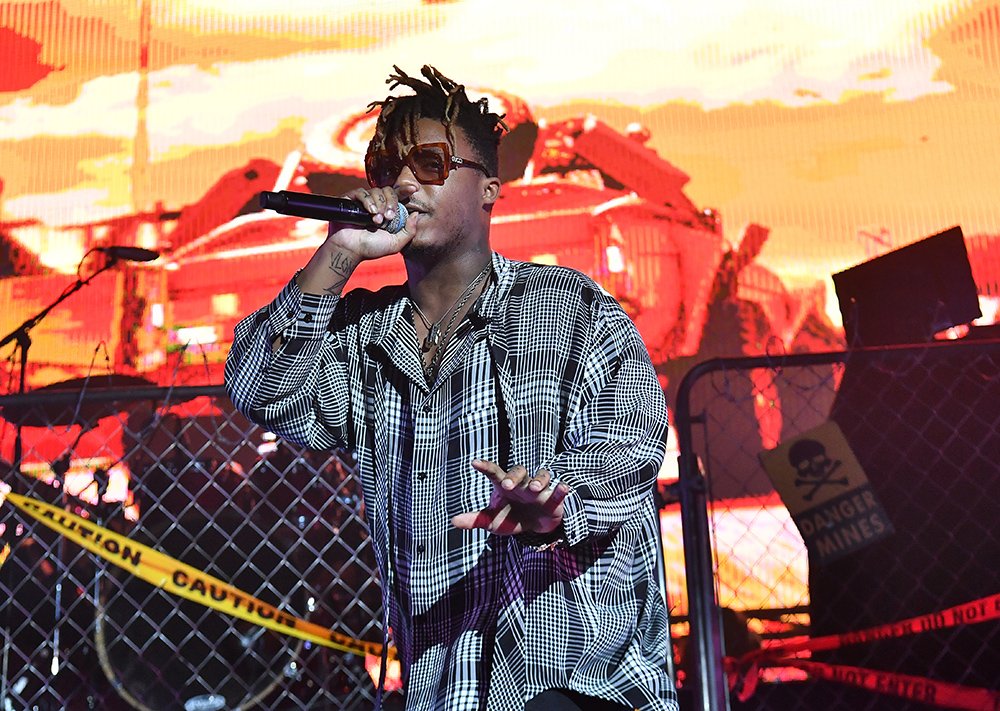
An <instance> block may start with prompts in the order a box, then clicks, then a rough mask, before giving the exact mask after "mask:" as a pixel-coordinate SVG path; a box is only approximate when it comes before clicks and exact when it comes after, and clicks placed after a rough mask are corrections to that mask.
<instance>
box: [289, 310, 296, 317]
mask: <svg viewBox="0 0 1000 711" xmlns="http://www.w3.org/2000/svg"><path fill="white" fill-rule="evenodd" d="M288 318H295V312H294V311H293V310H292V309H288Z"/></svg>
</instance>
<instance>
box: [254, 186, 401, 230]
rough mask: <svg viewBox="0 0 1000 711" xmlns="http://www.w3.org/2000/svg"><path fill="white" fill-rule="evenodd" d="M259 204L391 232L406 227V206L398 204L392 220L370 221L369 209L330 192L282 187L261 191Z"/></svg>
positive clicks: (278, 209) (283, 211)
mask: <svg viewBox="0 0 1000 711" xmlns="http://www.w3.org/2000/svg"><path fill="white" fill-rule="evenodd" d="M260 206H261V207H262V208H263V209H265V210H274V211H275V212H280V213H281V214H282V215H294V216H296V217H309V218H311V219H313V220H325V221H326V222H342V223H344V224H347V225H357V226H358V227H377V228H378V229H380V230H385V231H386V232H388V233H389V234H391V235H394V234H396V233H397V232H399V231H400V230H402V229H403V228H404V227H406V218H407V213H406V208H405V207H404V206H403V205H399V207H398V208H397V212H396V217H395V219H393V220H392V221H391V222H383V223H382V224H381V225H376V224H375V223H374V222H372V216H371V213H369V212H368V210H366V209H365V208H364V207H362V206H361V205H360V204H359V203H357V202H355V201H354V200H348V199H347V198H338V197H330V196H329V195H313V194H311V193H293V192H291V191H290V190H282V191H280V192H277V193H269V192H266V191H265V192H262V193H261V194H260Z"/></svg>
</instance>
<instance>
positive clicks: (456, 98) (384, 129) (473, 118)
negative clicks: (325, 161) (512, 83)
mask: <svg viewBox="0 0 1000 711" xmlns="http://www.w3.org/2000/svg"><path fill="white" fill-rule="evenodd" d="M392 68H393V69H394V70H395V72H396V73H395V74H390V75H389V78H388V79H386V80H385V83H386V84H389V85H390V86H389V89H390V91H391V90H393V89H395V88H396V87H398V86H407V87H409V88H410V89H412V90H413V91H414V92H415V93H413V94H408V95H405V96H387V97H386V98H385V99H383V100H382V101H373V102H372V103H370V104H368V110H369V111H372V110H373V109H375V108H376V107H380V108H381V109H382V111H381V114H380V115H379V117H378V122H377V123H376V124H375V136H374V137H373V138H372V140H371V143H369V144H368V153H369V155H371V154H372V153H383V152H385V151H389V150H392V149H394V150H397V151H398V150H400V148H401V146H402V145H403V144H413V143H416V135H417V120H418V119H421V118H430V119H435V120H437V121H440V122H441V123H442V124H443V125H444V128H445V135H446V136H447V138H448V145H449V146H451V148H452V149H453V150H454V148H455V126H458V127H459V128H460V129H462V131H463V132H464V133H465V136H466V138H468V139H469V142H470V143H471V144H472V147H473V149H474V150H475V152H476V154H477V155H476V157H477V158H478V159H479V160H480V161H481V162H482V163H483V165H484V166H485V167H486V169H487V170H488V171H489V172H490V175H496V174H497V169H498V160H497V149H498V147H499V145H500V137H501V136H503V133H504V131H509V130H510V129H508V128H507V124H505V123H504V122H503V115H499V116H498V115H497V114H495V113H491V112H490V110H489V105H488V102H487V100H486V97H483V98H481V99H479V101H475V102H473V101H470V100H469V97H468V96H467V95H466V93H465V87H464V86H462V85H461V84H456V83H455V82H454V81H452V80H451V79H449V78H448V77H446V76H445V75H444V74H442V73H441V72H439V71H438V70H437V69H435V68H434V67H432V66H430V65H427V64H425V65H424V66H423V67H421V68H420V73H421V74H423V75H424V77H425V78H426V79H427V81H422V80H420V79H418V78H416V77H411V76H408V75H407V74H406V72H404V71H403V70H402V69H400V68H399V67H397V66H396V65H393V67H392Z"/></svg>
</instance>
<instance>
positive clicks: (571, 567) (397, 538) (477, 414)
mask: <svg viewBox="0 0 1000 711" xmlns="http://www.w3.org/2000/svg"><path fill="white" fill-rule="evenodd" d="M493 268H494V274H495V283H492V284H491V285H490V286H489V288H487V289H486V291H485V293H484V294H483V296H482V297H481V298H480V299H479V301H478V302H477V303H476V304H475V306H474V307H473V309H472V310H471V311H470V315H469V316H468V317H467V318H466V319H465V320H464V321H463V323H462V325H461V328H460V329H459V331H458V334H457V336H456V338H455V339H454V340H453V342H452V344H451V346H450V347H449V349H448V352H447V353H446V354H445V356H444V358H443V361H442V363H441V367H440V370H439V373H438V375H437V378H436V381H435V382H434V383H431V384H429V383H428V382H427V381H426V379H425V377H424V375H423V372H422V370H421V358H420V354H419V352H418V349H417V339H416V333H415V330H414V327H413V323H412V317H411V315H410V308H411V307H410V301H409V298H408V292H407V289H406V287H405V286H395V287H386V288H384V289H381V290H380V291H378V292H377V293H372V292H370V291H366V290H360V289H359V290H355V291H353V292H350V293H349V294H346V295H344V296H343V297H333V296H327V295H324V296H314V295H308V294H302V293H301V291H300V290H299V289H298V287H297V285H296V283H295V281H294V280H292V282H290V283H289V284H288V285H287V286H286V287H285V288H284V289H283V290H282V291H281V293H280V294H279V295H278V297H277V298H276V299H275V300H274V301H273V302H272V303H271V304H270V305H269V306H267V307H265V308H263V309H261V310H260V311H258V312H256V313H255V314H252V315H251V316H249V317H248V318H246V319H245V320H244V321H243V322H242V323H240V324H239V325H238V326H237V328H236V334H235V340H234V344H233V348H232V351H231V352H230V355H229V359H228V361H227V364H226V384H227V387H228V389H229V393H230V396H231V397H232V400H233V402H234V403H235V404H236V406H237V408H238V409H239V410H240V411H241V412H243V413H244V414H246V415H247V417H249V418H250V419H251V420H253V421H255V422H257V423H259V424H261V425H263V426H265V427H267V428H268V429H270V430H272V431H274V432H276V433H278V434H280V435H282V436H284V437H287V438H289V439H291V440H294V441H296V442H299V443H302V444H305V445H308V446H310V447H313V448H317V449H322V448H337V447H344V448H347V449H349V450H351V451H352V452H353V453H354V455H355V457H356V459H357V462H358V468H359V472H360V476H361V479H362V485H363V489H364V495H365V501H366V507H365V510H366V515H367V517H368V525H369V528H370V530H371V532H372V541H373V544H374V550H375V556H376V560H377V563H378V565H379V570H380V573H381V575H382V580H383V590H384V593H385V597H386V607H387V609H388V610H389V611H390V623H391V625H392V629H393V638H394V641H395V644H396V646H397V649H398V652H399V655H400V659H401V662H402V666H403V669H404V678H405V680H406V695H407V708H408V709H432V710H434V711H438V710H441V711H453V710H454V711H457V710H459V709H477V710H478V709H483V708H486V709H490V710H497V711H507V710H510V711H514V710H517V711H520V710H521V709H523V707H524V703H525V701H527V700H528V699H530V698H532V697H533V696H535V695H536V694H538V693H540V692H541V691H543V690H544V689H547V688H553V687H556V688H565V689H572V690H574V691H577V692H580V693H582V694H586V695H590V696H596V697H602V698H606V699H609V700H611V701H615V702H618V703H620V704H625V705H629V706H632V707H635V708H638V709H642V710H644V711H645V710H647V709H648V710H653V709H657V710H663V709H676V696H675V693H674V690H673V687H672V684H671V682H670V679H669V677H668V676H667V674H666V672H665V664H666V654H667V651H668V650H667V634H666V632H667V615H666V609H665V606H664V603H663V599H662V596H661V591H660V590H661V588H660V579H659V577H658V574H657V558H658V556H660V555H661V553H660V551H659V550H658V543H657V542H658V540H659V538H658V536H657V530H656V526H657V525H658V519H657V517H656V511H655V506H654V502H653V495H652V485H653V482H654V479H655V476H656V471H657V469H658V468H659V465H660V462H661V461H662V458H663V435H664V428H665V423H666V407H665V403H664V398H663V393H662V390H661V389H660V387H659V384H658V383H657V380H656V376H655V374H654V372H653V368H652V366H651V363H650V361H649V356H648V353H647V352H646V349H645V346H644V345H643V342H642V340H641V338H640V337H639V335H638V332H637V331H636V330H635V327H634V326H633V324H632V323H631V321H630V320H629V319H628V317H627V316H626V315H625V313H624V312H623V311H622V310H621V308H620V306H619V305H618V303H617V302H616V301H615V300H614V299H613V298H612V297H611V296H610V295H608V294H607V293H606V292H605V291H603V290H602V289H601V288H600V287H599V286H598V285H596V284H595V283H594V282H593V281H591V280H590V279H589V278H588V277H586V276H584V275H582V274H580V273H578V272H575V271H572V270H569V269H565V268H561V267H552V266H541V265H536V264H527V263H522V262H514V261H510V260H507V259H505V258H504V257H502V256H500V255H498V254H494V255H493ZM278 335H280V336H281V337H282V346H281V348H279V349H278V350H277V351H276V352H274V353H272V348H271V343H272V342H273V340H274V339H275V337H276V336H278ZM473 458H482V459H489V460H492V461H496V462H497V463H498V464H500V465H501V466H502V467H504V468H505V469H509V468H510V467H511V466H513V465H515V464H521V465H523V466H525V467H526V468H527V470H528V471H529V472H534V471H536V470H537V469H539V468H542V467H544V468H547V469H549V470H550V471H551V472H552V473H553V477H554V479H556V480H557V481H562V482H565V483H566V484H567V485H568V486H569V487H570V490H571V491H570V493H569V494H568V495H567V497H566V500H565V513H564V516H563V522H562V527H561V530H560V531H559V532H558V533H559V536H560V537H561V538H562V541H561V542H560V543H559V545H557V546H555V547H551V548H550V547H548V546H546V547H544V548H543V547H541V546H539V545H538V544H540V543H544V542H546V540H545V537H539V536H534V535H530V534H526V535H521V536H507V537H504V536H496V535H493V534H490V533H489V532H486V531H483V530H473V531H463V530H460V529H456V528H454V527H453V526H452V525H451V523H450V519H451V517H452V516H453V515H454V514H456V513H460V512H462V511H472V510H478V509H480V508H483V507H484V506H485V505H486V504H487V502H488V500H489V498H490V493H491V489H492V487H491V484H490V482H489V480H488V479H487V478H486V476H485V475H483V474H481V473H479V472H476V471H474V470H473V469H472V468H471V466H470V465H469V462H470V460H471V459H473ZM553 485H554V484H553Z"/></svg>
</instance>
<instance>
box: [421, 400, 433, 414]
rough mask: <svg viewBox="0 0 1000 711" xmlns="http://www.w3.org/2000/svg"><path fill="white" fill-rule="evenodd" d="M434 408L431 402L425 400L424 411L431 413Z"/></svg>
mask: <svg viewBox="0 0 1000 711" xmlns="http://www.w3.org/2000/svg"><path fill="white" fill-rule="evenodd" d="M432 409H433V408H432V407H431V404H430V403H429V402H425V403H424V407H423V410H424V412H428V413H429V412H430V411H431V410H432Z"/></svg>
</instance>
